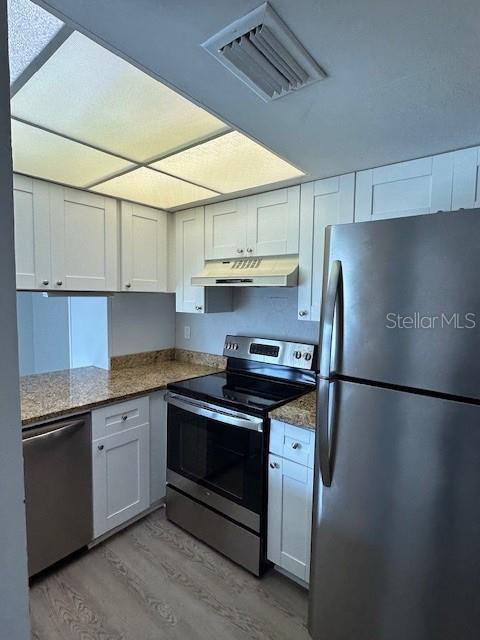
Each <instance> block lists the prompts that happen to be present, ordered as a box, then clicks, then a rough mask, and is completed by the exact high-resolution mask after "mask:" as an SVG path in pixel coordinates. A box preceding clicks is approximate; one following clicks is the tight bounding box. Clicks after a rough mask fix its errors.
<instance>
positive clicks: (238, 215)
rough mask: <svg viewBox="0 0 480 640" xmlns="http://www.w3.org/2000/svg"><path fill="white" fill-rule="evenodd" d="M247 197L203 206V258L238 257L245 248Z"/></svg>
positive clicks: (243, 252) (243, 253)
mask: <svg viewBox="0 0 480 640" xmlns="http://www.w3.org/2000/svg"><path fill="white" fill-rule="evenodd" d="M247 200H248V199H247V198H236V199H235V200H228V201H227V202H217V203H215V204H208V205H207V206H206V207H205V259H206V260H219V259H222V258H240V257H242V256H244V255H245V254H246V248H247V211H248V205H247Z"/></svg>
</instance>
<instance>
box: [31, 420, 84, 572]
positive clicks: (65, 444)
mask: <svg viewBox="0 0 480 640" xmlns="http://www.w3.org/2000/svg"><path fill="white" fill-rule="evenodd" d="M22 439H23V455H24V468H25V503H26V517H27V543H28V573H29V575H30V576H32V575H34V574H35V573H38V572H39V571H41V570H42V569H45V568H46V567H48V566H50V565H51V564H53V563H54V562H57V560H60V559H62V558H64V557H65V556H68V555H69V554H70V553H72V552H73V551H76V550H77V549H80V548H81V547H83V546H85V545H87V544H88V543H89V542H90V541H91V540H92V529H93V527H92V519H93V517H92V454H91V420H90V414H84V415H81V416H76V417H75V418H70V419H68V420H62V421H58V422H51V423H49V424H45V425H40V426H36V427H32V428H30V429H25V430H24V431H23V435H22Z"/></svg>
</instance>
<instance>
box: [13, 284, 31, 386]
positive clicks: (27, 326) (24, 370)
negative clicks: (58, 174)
mask: <svg viewBox="0 0 480 640" xmlns="http://www.w3.org/2000/svg"><path fill="white" fill-rule="evenodd" d="M17 319H18V327H17V329H18V364H19V367H20V375H21V376H27V375H29V374H30V373H34V372H35V355H34V347H33V307H32V294H31V293H29V292H26V291H20V292H18V293H17Z"/></svg>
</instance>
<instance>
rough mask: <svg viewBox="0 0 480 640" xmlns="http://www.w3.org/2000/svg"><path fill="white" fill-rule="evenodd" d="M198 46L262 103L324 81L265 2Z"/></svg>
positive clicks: (320, 69)
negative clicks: (259, 98)
mask: <svg viewBox="0 0 480 640" xmlns="http://www.w3.org/2000/svg"><path fill="white" fill-rule="evenodd" d="M202 46H203V47H204V49H206V50H207V51H208V52H209V53H211V55H212V56H214V58H216V59H217V60H218V61H219V62H221V63H222V64H223V65H224V66H225V67H227V69H229V70H230V71H231V72H232V73H233V74H235V75H236V76H237V78H240V80H242V81H243V82H244V83H245V84H246V85H247V86H248V87H250V89H252V90H253V91H255V93H256V94H257V95H259V96H260V97H261V98H262V99H263V100H264V101H265V102H269V101H270V100H276V99H277V98H281V97H283V96H286V95H288V94H289V93H292V91H297V90H298V89H301V88H302V87H306V86H307V85H309V84H312V82H316V81H317V80H322V79H323V78H325V77H326V74H325V72H324V71H323V69H322V68H321V67H320V66H319V65H318V64H317V62H316V61H315V60H314V59H313V58H312V56H311V55H310V54H309V53H308V51H307V50H306V49H305V48H304V47H303V45H302V44H301V43H300V42H299V41H298V40H297V38H296V37H295V36H294V35H293V33H292V32H291V31H290V29H289V28H288V27H287V26H286V25H285V23H284V22H283V21H282V20H281V19H280V18H279V17H278V15H277V14H276V13H275V11H274V10H273V9H272V7H271V6H270V5H269V4H268V2H266V3H265V4H262V5H261V6H260V7H258V8H257V9H255V10H254V11H251V12H250V13H249V14H247V15H246V16H244V17H243V18H240V19H239V20H236V21H235V22H233V23H232V24H231V25H229V26H228V27H226V28H225V29H222V31H220V32H219V33H217V34H215V35H214V36H212V37H211V38H209V39H208V40H207V41H206V42H204V43H203V45H202Z"/></svg>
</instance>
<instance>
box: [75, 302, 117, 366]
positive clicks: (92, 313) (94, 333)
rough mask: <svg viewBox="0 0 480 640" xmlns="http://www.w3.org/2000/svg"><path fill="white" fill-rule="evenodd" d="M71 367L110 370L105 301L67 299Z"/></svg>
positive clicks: (106, 305)
mask: <svg viewBox="0 0 480 640" xmlns="http://www.w3.org/2000/svg"><path fill="white" fill-rule="evenodd" d="M68 312H69V313H68V316H69V334H70V367H71V368H72V369H75V368H76V367H90V366H94V367H102V368H103V369H108V367H109V366H110V363H109V357H108V299H107V298H105V297H103V296H98V297H84V296H82V297H78V298H77V297H72V298H68Z"/></svg>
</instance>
